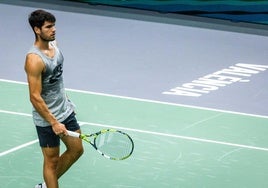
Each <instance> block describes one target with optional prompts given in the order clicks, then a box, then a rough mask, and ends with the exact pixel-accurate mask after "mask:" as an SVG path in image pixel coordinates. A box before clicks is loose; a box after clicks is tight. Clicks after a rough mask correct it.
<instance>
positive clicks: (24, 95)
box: [0, 1, 268, 188]
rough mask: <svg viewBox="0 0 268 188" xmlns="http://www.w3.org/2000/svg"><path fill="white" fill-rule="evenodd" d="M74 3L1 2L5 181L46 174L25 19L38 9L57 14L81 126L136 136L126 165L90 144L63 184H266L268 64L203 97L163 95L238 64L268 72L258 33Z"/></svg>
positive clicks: (0, 151) (1, 176)
mask: <svg viewBox="0 0 268 188" xmlns="http://www.w3.org/2000/svg"><path fill="white" fill-rule="evenodd" d="M0 2H1V1H0ZM67 4H68V3H67ZM74 7H75V8H73V7H70V6H66V5H61V6H58V5H57V6H55V5H52V4H44V3H28V4H27V3H23V4H22V3H18V2H16V3H14V4H12V3H10V2H9V4H6V3H0V15H1V16H0V20H1V28H0V36H1V44H2V49H1V51H0V63H1V69H0V91H1V92H0V130H1V132H0V134H1V137H0V142H1V147H0V182H1V186H0V187H3V188H15V187H20V188H27V187H33V186H34V185H35V184H37V183H39V182H41V181H42V155H41V151H40V148H39V145H38V142H37V136H36V133H35V128H34V125H33V123H32V118H31V105H30V102H29V99H28V89H27V85H26V78H25V73H24V71H23V65H24V57H25V53H26V52H27V50H28V49H29V47H30V45H31V44H32V42H33V33H32V31H31V29H30V27H29V26H28V23H27V16H28V14H29V13H30V12H31V11H32V10H35V9H36V8H44V9H47V10H50V11H51V12H53V13H54V14H55V15H56V17H57V25H56V26H57V41H58V43H59V45H60V48H61V49H62V51H63V53H64V56H65V65H64V76H65V83H66V88H67V92H68V95H69V97H70V98H71V100H72V101H73V102H74V103H75V104H76V106H77V118H78V120H79V121H80V124H81V125H82V130H83V131H84V132H91V131H92V132H95V131H97V130H99V129H102V128H107V127H115V128H118V129H120V130H123V131H125V132H127V133H129V134H130V135H131V136H132V137H133V140H134V143H135V149H134V153H133V155H132V156H131V157H130V158H129V159H127V160H124V161H110V160H107V159H105V158H103V157H101V156H100V155H99V154H98V153H97V152H95V151H94V149H93V148H92V147H91V146H88V145H86V144H85V145H84V146H85V153H84V155H83V156H82V158H81V159H80V160H79V161H78V162H77V163H76V164H75V165H74V166H73V167H72V168H71V169H70V170H69V171H68V172H67V174H65V175H64V176H63V177H62V178H61V179H60V187H62V188H71V187H72V188H73V187H86V188H87V187H88V188H91V187H92V188H94V187H111V188H122V187H125V188H132V187H137V188H149V187H186V188H187V187H199V188H200V187H204V188H212V187H213V188H214V187H256V188H265V187H267V186H268V182H267V181H266V180H267V177H268V165H267V163H268V162H267V157H268V140H267V133H268V128H267V124H268V119H267V108H266V106H267V91H268V90H267V87H266V85H267V83H266V82H265V81H266V80H267V70H266V69H267V68H264V70H263V71H259V72H258V73H256V74H252V75H250V76H249V77H246V81H247V82H245V81H242V82H236V83H233V84H230V85H228V86H226V87H222V88H219V89H217V90H215V91H211V92H210V93H206V94H204V95H202V96H200V97H196V98H192V97H186V96H173V95H172V96H171V95H165V94H163V92H165V91H169V90H170V89H172V88H175V87H179V86H183V84H185V83H190V82H191V81H193V80H196V79H198V78H200V77H203V76H206V75H208V74H212V73H214V72H216V71H220V70H223V69H226V68H228V67H230V66H235V65H236V64H237V63H246V64H253V65H262V66H263V67H267V66H268V63H267V52H266V49H268V48H267V47H268V46H267V45H268V41H267V33H266V31H265V30H262V29H258V28H245V27H240V26H234V25H232V26H230V25H228V24H226V25H225V24H219V23H211V22H209V23H204V22H202V23H201V22H197V21H193V20H187V19H186V20H185V19H179V18H181V17H179V18H178V19H174V18H169V17H165V18H160V17H159V16H154V15H147V14H144V15H142V16H141V15H136V14H135V13H133V12H132V13H131V12H130V13H129V12H127V13H126V12H120V13H117V12H115V11H114V10H113V9H112V10H108V9H100V8H96V9H94V8H91V9H85V8H83V7H79V6H74ZM183 18H185V17H183ZM197 26H198V27H197ZM241 78H243V79H245V78H244V77H241Z"/></svg>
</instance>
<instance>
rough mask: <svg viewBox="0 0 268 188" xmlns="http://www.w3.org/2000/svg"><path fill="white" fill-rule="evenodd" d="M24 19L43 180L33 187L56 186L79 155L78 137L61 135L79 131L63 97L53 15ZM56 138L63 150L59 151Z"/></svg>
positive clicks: (36, 13)
mask: <svg viewBox="0 0 268 188" xmlns="http://www.w3.org/2000/svg"><path fill="white" fill-rule="evenodd" d="M28 21H29V23H30V25H31V27H32V29H33V31H34V34H35V41H34V44H33V46H32V47H31V48H30V50H29V52H28V53H27V55H26V61H25V72H26V74H27V80H28V85H29V95H30V101H31V103H32V105H33V121H34V124H35V126H36V130H37V135H38V138H39V144H40V146H41V150H42V153H43V158H44V162H43V177H44V181H45V182H44V183H40V184H38V185H36V186H35V187H36V188H46V187H47V188H58V187H59V183H58V179H59V178H60V177H61V176H62V175H63V174H64V173H65V172H66V171H67V170H68V169H69V168H70V167H71V166H72V164H73V163H74V162H75V161H76V160H77V159H78V158H79V157H80V156H81V155H82V153H83V146H82V141H81V139H78V138H74V137H70V136H65V135H67V130H71V131H76V132H79V133H80V126H79V125H78V123H77V120H76V118H75V113H74V105H73V103H72V102H71V101H70V100H69V99H68V98H67V97H66V94H65V90H64V85H63V77H62V73H63V55H62V53H61V51H60V50H59V49H58V47H57V45H56V42H55V34H56V28H55V22H56V18H55V16H54V15H52V14H51V13H49V12H47V11H44V10H36V11H34V12H32V13H31V14H30V15H29V18H28ZM60 140H62V142H63V143H64V144H65V145H66V148H67V149H66V151H64V152H63V153H62V154H61V155H60Z"/></svg>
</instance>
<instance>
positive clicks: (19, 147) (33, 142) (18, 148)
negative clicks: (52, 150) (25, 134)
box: [0, 139, 38, 157]
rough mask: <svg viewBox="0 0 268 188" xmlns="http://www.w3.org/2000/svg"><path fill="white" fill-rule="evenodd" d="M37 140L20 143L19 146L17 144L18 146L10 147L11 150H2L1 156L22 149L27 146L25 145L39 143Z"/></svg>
mask: <svg viewBox="0 0 268 188" xmlns="http://www.w3.org/2000/svg"><path fill="white" fill-rule="evenodd" d="M37 142H38V139H36V140H33V141H30V142H27V143H25V144H22V145H19V146H17V147H14V148H11V149H9V150H7V151H4V152H1V153H0V157H2V156H4V155H7V154H9V153H12V152H15V151H18V150H20V149H22V148H25V147H27V146H30V145H32V144H35V143H37Z"/></svg>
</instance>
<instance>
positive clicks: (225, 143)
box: [0, 110, 268, 156]
mask: <svg viewBox="0 0 268 188" xmlns="http://www.w3.org/2000/svg"><path fill="white" fill-rule="evenodd" d="M0 113H7V114H13V115H21V116H28V117H29V116H32V115H30V114H26V113H17V112H11V111H6V110H0ZM79 123H80V124H81V125H91V126H96V127H105V128H114V129H120V130H125V131H133V132H138V133H143V134H150V135H156V136H165V137H171V138H178V139H182V140H190V141H198V142H204V143H210V144H220V145H225V146H232V147H238V148H244V149H251V150H259V151H268V148H264V147H257V146H249V145H243V144H236V143H230V142H223V141H217V140H210V139H203V138H196V137H190V136H181V135H175V134H167V133H160V132H154V131H147V130H140V129H133V128H126V127H120V126H114V125H107V124H99V123H91V122H82V121H79ZM35 142H36V140H35V141H32V142H29V143H26V144H23V145H22V146H23V147H26V146H28V145H31V144H34V143H35ZM22 146H19V147H16V148H15V149H14V148H13V149H11V150H8V151H11V152H13V151H16V150H18V149H21V148H23V147H22ZM3 153H5V152H3ZM8 153H10V152H8ZM2 155H3V154H2V153H0V156H2Z"/></svg>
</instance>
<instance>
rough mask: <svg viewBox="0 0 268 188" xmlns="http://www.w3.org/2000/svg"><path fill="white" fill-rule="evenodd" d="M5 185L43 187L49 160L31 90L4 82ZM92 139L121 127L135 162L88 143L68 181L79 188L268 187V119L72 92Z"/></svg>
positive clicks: (63, 182) (1, 174)
mask: <svg viewBox="0 0 268 188" xmlns="http://www.w3.org/2000/svg"><path fill="white" fill-rule="evenodd" d="M0 89H1V94H0V97H1V99H5V100H1V101H0V106H1V109H0V117H1V118H0V130H1V137H0V141H1V149H0V163H1V167H0V182H1V187H4V188H13V187H20V188H27V187H33V185H34V184H36V183H38V182H40V181H42V174H41V171H42V155H41V153H40V148H39V145H38V142H37V137H36V133H35V128H34V125H33V123H32V119H31V106H30V103H29V102H28V89H27V85H26V84H24V83H20V82H12V81H7V80H1V81H0ZM67 93H68V95H69V96H70V98H71V99H72V100H73V102H74V103H76V105H77V117H78V120H79V121H80V124H81V125H82V130H83V131H84V132H92V131H96V130H100V129H102V128H107V127H109V128H110V127H114V128H117V129H119V130H123V131H125V132H127V133H129V134H130V135H131V136H132V137H133V140H134V143H135V149H134V153H133V155H132V156H131V157H130V158H128V159H126V160H124V161H111V160H108V159H105V158H103V157H102V156H100V155H99V154H98V153H97V152H96V151H95V150H94V149H93V148H92V147H91V146H89V145H87V144H84V147H85V153H84V155H83V156H82V158H81V159H80V160H79V161H78V162H77V163H76V164H75V165H74V166H73V167H72V168H71V169H70V170H69V171H68V172H67V174H65V175H64V176H63V177H62V178H61V179H60V186H61V187H63V188H71V187H88V188H91V187H114V188H121V187H131V188H132V187H140V188H143V187H145V188H147V187H148V188H149V187H267V186H268V182H267V181H266V180H267V177H268V161H267V157H268V142H267V133H268V128H267V124H268V119H267V118H264V117H254V116H247V115H239V114H235V113H226V112H219V111H213V110H205V109H196V108H189V107H182V106H176V105H169V104H161V103H154V102H152V101H151V102H150V101H139V100H134V99H127V98H119V97H115V96H105V95H98V94H94V93H89V92H83V91H78V90H71V89H68V90H67Z"/></svg>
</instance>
